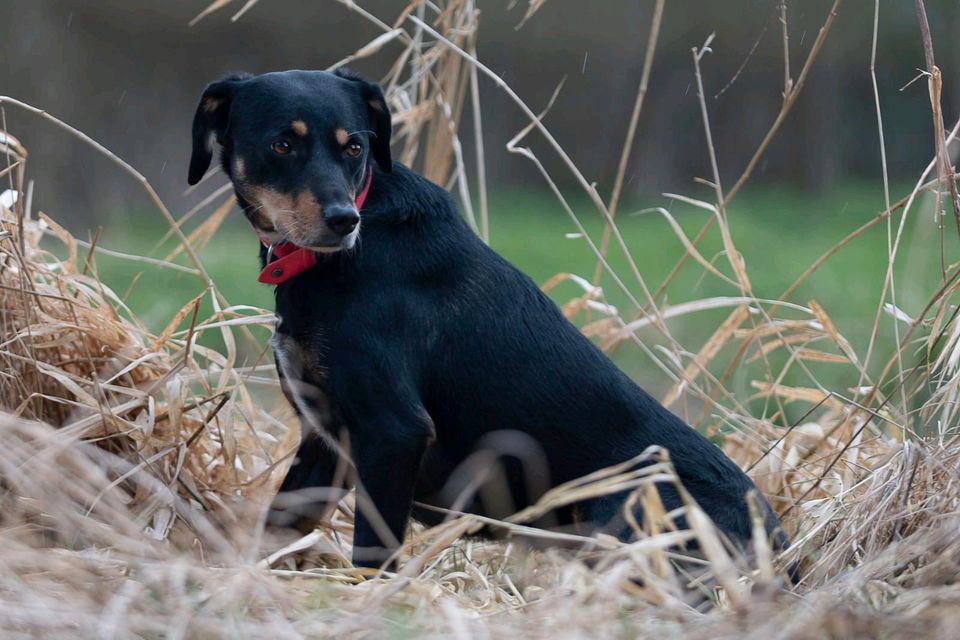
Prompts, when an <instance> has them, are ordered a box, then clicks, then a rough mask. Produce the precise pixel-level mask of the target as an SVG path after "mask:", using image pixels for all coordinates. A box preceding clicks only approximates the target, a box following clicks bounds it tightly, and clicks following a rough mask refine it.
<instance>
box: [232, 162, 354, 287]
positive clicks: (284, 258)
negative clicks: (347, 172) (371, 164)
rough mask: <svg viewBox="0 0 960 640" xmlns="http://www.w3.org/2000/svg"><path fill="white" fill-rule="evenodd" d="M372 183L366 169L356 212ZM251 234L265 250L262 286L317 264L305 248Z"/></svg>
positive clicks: (263, 235)
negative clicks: (265, 263)
mask: <svg viewBox="0 0 960 640" xmlns="http://www.w3.org/2000/svg"><path fill="white" fill-rule="evenodd" d="M372 182H373V169H372V168H368V169H367V179H366V180H365V181H364V184H363V189H361V190H360V193H358V194H357V198H356V200H355V203H356V206H357V211H359V210H360V209H362V208H363V202H364V200H366V199H367V194H368V193H369V192H370V184H371V183H372ZM251 226H253V225H251ZM253 232H254V233H256V234H257V237H258V238H260V242H261V243H262V244H263V246H265V247H266V248H267V265H266V266H265V267H264V268H263V270H261V271H260V276H259V277H258V278H257V280H258V281H260V282H262V283H264V284H280V283H281V282H286V281H287V280H289V279H290V278H292V277H294V276H296V275H299V274H301V273H303V272H304V271H306V270H307V269H309V268H310V267H312V266H313V265H315V264H317V254H316V253H314V252H313V251H311V250H310V249H307V248H306V247H298V246H297V245H295V244H293V243H292V242H279V243H277V244H273V243H271V242H270V238H268V237H267V235H266V234H265V233H264V232H263V231H261V230H260V229H258V228H257V227H255V226H254V227H253Z"/></svg>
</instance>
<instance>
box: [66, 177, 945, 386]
mask: <svg viewBox="0 0 960 640" xmlns="http://www.w3.org/2000/svg"><path fill="white" fill-rule="evenodd" d="M910 189H911V185H908V184H901V185H895V186H894V187H893V188H892V190H893V192H894V193H896V194H907V193H909V192H910ZM491 199H492V202H491V205H490V207H491V210H492V212H493V214H492V216H491V222H490V244H491V246H492V247H493V248H494V249H496V250H497V251H498V252H499V253H500V254H501V255H503V256H504V257H506V258H507V259H508V260H510V261H511V262H512V263H513V264H515V265H516V266H517V267H519V268H520V269H521V270H523V271H524V272H525V273H527V274H528V275H530V277H531V278H533V280H534V281H535V282H537V283H538V284H541V285H543V284H544V283H546V282H547V281H548V280H549V279H550V278H552V277H553V276H554V275H556V274H557V273H560V272H570V273H574V274H577V275H580V276H582V277H585V278H588V279H589V278H590V277H591V275H592V274H593V272H594V268H595V265H596V257H595V256H593V254H592V253H591V251H590V249H589V247H588V246H587V244H586V243H585V242H584V241H583V240H582V239H581V238H579V237H568V236H569V235H571V234H573V235H575V234H576V232H577V230H576V227H575V226H574V224H573V223H572V222H571V221H570V220H569V218H568V217H567V216H566V214H565V212H564V211H563V210H562V209H561V208H560V207H559V206H558V205H557V203H556V202H555V201H554V200H553V199H552V197H551V196H550V195H549V194H546V193H538V192H537V191H534V190H531V191H526V192H515V193H509V192H507V193H495V194H492V196H491ZM632 200H633V201H632V202H627V203H625V205H624V214H623V218H622V219H621V223H620V228H621V231H622V233H623V235H624V237H625V238H626V240H627V243H628V245H629V247H630V249H631V251H632V253H633V255H634V258H635V260H636V263H637V265H638V267H639V269H640V271H641V274H642V275H643V276H644V278H645V279H646V280H647V281H648V282H649V283H651V285H652V286H656V285H658V284H659V283H661V282H662V281H663V279H664V278H665V277H666V276H667V274H668V273H669V272H670V270H671V268H672V267H673V266H674V264H675V262H676V256H678V255H680V254H681V253H682V252H683V245H682V244H681V243H680V241H679V240H678V239H677V237H676V235H675V233H674V232H673V230H672V229H671V228H670V226H669V225H668V224H667V222H666V221H665V220H664V219H663V218H662V217H661V216H660V215H658V214H657V213H655V212H650V211H649V209H651V208H653V207H660V206H662V207H665V208H669V209H670V210H671V211H672V212H673V214H674V215H675V216H676V218H677V222H678V223H679V224H680V226H681V227H682V228H683V230H684V232H685V233H687V235H689V236H691V237H692V236H693V235H695V234H696V231H697V229H698V228H699V226H700V225H701V224H702V223H703V222H704V221H705V219H706V217H705V216H704V215H702V212H699V211H697V210H696V209H695V208H694V207H691V206H689V205H685V204H683V203H677V202H675V201H672V200H671V199H670V198H668V197H666V196H662V195H653V196H649V197H644V198H639V197H635V198H633V199H632ZM922 203H923V200H921V206H923V204H922ZM577 205H578V206H577V207H576V208H577V209H579V210H584V209H586V210H587V211H588V214H587V215H584V216H582V218H583V221H584V224H585V227H586V228H587V230H588V232H590V233H591V234H592V235H599V233H600V232H601V231H602V228H603V223H602V221H601V220H600V219H599V218H598V217H597V216H596V215H589V206H590V205H589V203H588V202H586V201H584V200H581V201H580V202H578V203H577ZM882 210H883V186H882V184H880V183H879V182H876V183H873V184H871V183H868V182H865V181H859V182H858V181H851V182H849V183H847V184H845V185H841V187H840V188H838V189H834V190H831V191H830V192H828V193H822V194H814V195H811V194H809V193H804V192H802V191H800V190H798V189H797V188H796V187H790V186H783V187H775V186H765V187H762V188H758V189H756V190H753V189H748V190H747V191H746V192H745V193H744V194H743V195H742V196H740V198H739V199H738V202H737V203H736V206H734V207H731V211H730V216H731V220H732V221H731V233H732V236H733V240H734V242H735V244H736V245H737V247H738V248H740V249H741V251H742V252H743V254H744V256H745V258H746V261H747V264H748V266H749V267H750V268H751V269H753V268H755V269H756V272H755V275H754V276H753V284H754V291H755V293H756V295H757V296H758V297H760V298H768V299H776V298H777V297H778V296H779V295H780V294H781V293H782V292H783V291H784V290H785V289H786V288H787V287H789V286H790V284H791V283H792V282H793V281H794V280H795V279H796V278H797V277H798V276H799V275H800V273H801V272H802V270H803V268H805V267H806V266H807V265H810V264H812V263H813V262H814V261H815V260H816V259H817V258H819V257H820V256H821V255H822V254H823V253H824V252H825V251H827V250H829V249H830V248H831V247H833V245H834V244H835V243H836V242H838V241H839V240H840V239H842V238H843V237H844V236H845V235H847V234H848V233H850V232H851V231H853V230H854V229H856V228H857V227H858V226H860V225H861V224H863V223H865V222H867V221H869V220H871V219H872V218H874V217H875V216H876V215H877V214H878V213H879V212H880V211H882ZM641 212H642V213H641ZM106 219H107V220H108V222H107V224H106V227H105V228H104V230H103V231H102V232H101V235H100V240H99V244H100V245H101V246H103V247H104V248H107V249H113V250H120V249H121V248H122V251H124V252H126V253H131V254H135V255H138V256H139V255H150V256H152V257H154V258H161V257H163V255H164V254H165V253H166V252H168V251H169V250H170V249H171V247H174V246H175V243H173V242H169V241H168V242H167V243H166V244H165V245H164V246H163V247H161V248H160V249H157V246H156V245H157V240H158V239H160V238H161V237H163V235H164V234H165V232H166V227H165V226H164V224H163V221H162V220H161V219H160V218H159V217H158V216H156V215H155V214H151V213H143V212H139V213H138V212H134V213H126V212H115V213H113V214H111V215H108V216H107V218H106ZM95 232H96V230H94V229H87V230H85V232H83V233H78V234H77V235H78V237H81V238H83V237H90V236H91V235H93V234H94V233H95ZM908 233H909V238H910V243H909V244H908V245H907V246H906V247H904V249H903V250H902V255H903V257H902V260H903V262H904V264H905V265H906V267H905V269H904V270H903V271H902V272H900V273H898V278H899V280H900V281H902V282H904V283H910V284H911V285H914V286H907V287H904V288H903V294H902V295H903V297H902V299H901V300H900V303H899V307H900V308H901V309H903V310H904V311H905V312H906V313H907V314H910V313H911V311H912V310H914V309H916V308H917V307H919V306H920V305H922V304H923V303H924V302H925V301H924V300H923V299H922V297H921V295H919V292H921V291H925V290H927V289H928V288H929V287H930V286H931V285H932V284H934V283H935V282H936V279H937V277H938V275H937V266H938V265H937V260H938V258H937V255H936V254H935V253H932V252H931V251H929V248H928V247H929V246H930V243H935V242H936V234H937V229H936V227H935V226H934V225H932V224H930V222H929V218H927V219H923V218H922V217H921V218H918V219H916V220H913V221H912V222H911V226H910V228H909V229H908ZM771 247H776V250H775V251H770V250H769V249H770V248H771ZM256 251H257V245H256V241H255V240H254V238H253V236H252V234H251V233H250V230H249V228H248V226H247V223H246V222H245V221H244V219H243V218H242V216H241V215H240V214H239V212H237V211H236V210H234V211H233V212H232V213H231V214H230V215H229V217H228V218H227V220H226V221H225V222H224V223H223V226H222V227H221V228H220V230H219V231H217V234H216V235H215V236H214V237H213V238H212V239H211V240H210V241H209V242H208V243H207V244H206V245H205V246H204V248H203V250H202V251H201V252H200V256H201V258H202V259H203V262H204V264H205V266H206V268H207V269H208V271H209V273H210V275H211V276H212V277H213V278H214V279H215V280H216V281H217V283H218V286H219V288H220V290H221V291H222V292H223V293H224V295H225V296H226V298H227V299H228V300H231V301H233V302H236V303H243V304H249V305H254V306H258V307H263V308H271V305H272V302H273V299H272V293H271V291H270V288H269V287H266V286H260V285H256V284H255V280H256V274H257V269H258V262H257V260H256ZM720 251H722V247H721V246H720V243H719V242H718V239H717V238H715V237H712V238H708V239H707V240H706V241H705V242H704V244H703V245H702V253H703V254H704V255H706V256H713V255H716V254H718V253H719V252H720ZM886 252H887V236H886V229H885V227H884V226H883V225H878V226H876V227H875V228H874V229H872V230H870V231H868V232H867V233H865V234H864V235H863V236H861V237H859V238H858V239H857V240H855V241H854V242H853V243H851V244H850V245H849V246H848V247H846V248H844V249H843V250H841V251H840V252H839V253H838V254H837V255H836V257H834V258H832V259H831V261H830V263H829V265H828V267H827V268H824V269H823V271H822V272H819V273H817V274H815V275H814V276H813V277H811V279H810V280H809V281H808V282H807V283H806V284H805V285H804V286H802V287H801V288H800V289H799V290H798V292H797V294H796V298H797V299H798V300H809V299H816V300H817V301H818V302H819V303H820V304H821V305H823V306H824V308H826V309H827V310H829V311H830V313H831V316H832V318H833V320H834V321H835V322H836V324H837V326H838V327H839V328H840V330H841V332H842V333H843V334H844V335H846V336H848V338H849V339H850V340H851V341H852V343H853V344H854V345H857V346H858V348H859V347H862V346H864V345H865V344H866V342H867V341H868V339H869V336H870V324H869V323H865V322H863V320H864V318H869V317H870V316H871V314H872V313H873V311H874V310H875V309H876V307H877V303H878V301H879V299H880V294H881V287H882V284H883V277H884V274H885V272H886V266H887V259H886ZM178 262H179V263H183V262H184V261H183V259H182V256H181V258H180V259H179V260H178ZM611 263H612V265H613V266H614V268H615V269H616V270H617V271H618V272H622V271H625V270H626V263H625V260H624V259H623V256H622V255H612V256H611ZM96 266H97V273H98V276H99V277H100V278H101V279H102V280H103V281H104V282H105V283H106V284H108V285H109V286H110V287H111V288H113V289H114V290H116V291H120V292H125V291H127V290H128V288H130V285H131V283H133V282H134V278H136V277H137V275H138V274H141V273H142V272H143V271H144V268H143V265H142V264H141V263H138V262H135V261H130V260H123V259H119V258H115V257H112V256H110V255H99V256H96ZM854 274H855V277H854ZM150 282H151V284H157V285H159V286H162V290H163V292H164V294H163V295H157V289H156V288H155V287H154V286H134V287H132V288H130V294H129V296H128V298H127V302H128V304H129V305H130V306H131V308H133V309H136V310H137V314H138V317H139V318H140V320H141V321H143V322H144V323H145V324H146V325H147V326H148V327H150V328H152V329H154V330H159V329H160V328H162V325H163V324H164V323H165V322H166V321H167V320H168V319H169V318H170V317H171V315H172V314H173V313H174V312H175V311H176V310H177V309H179V308H180V307H181V306H183V304H184V303H185V302H186V301H187V300H189V299H191V298H193V297H194V296H196V295H197V294H198V293H199V292H200V289H199V288H198V285H197V283H196V281H195V280H194V279H192V278H190V277H189V276H188V275H185V274H182V273H177V272H171V271H159V272H158V271H155V270H154V271H151V273H150ZM568 287H569V288H565V287H560V288H558V289H556V290H554V291H552V294H553V297H554V298H555V300H556V301H557V302H558V303H563V302H565V301H566V299H567V298H569V297H570V296H571V295H572V294H573V293H574V292H575V289H574V288H573V286H571V285H568ZM605 291H606V292H608V300H609V301H610V303H611V304H614V305H616V306H618V307H623V306H624V305H625V304H627V302H626V299H625V298H624V296H623V294H622V293H621V292H619V291H618V290H617V289H616V288H613V287H607V288H606V289H605ZM669 293H670V295H669V302H670V303H671V304H677V303H680V302H686V301H690V300H696V299H699V298H706V297H713V296H721V295H728V294H729V293H730V291H729V288H728V287H724V286H723V285H722V284H721V283H718V282H717V281H716V280H714V279H710V278H704V277H703V273H702V269H700V268H699V267H696V266H688V267H687V268H685V269H684V270H683V271H681V272H680V274H679V276H678V277H677V279H676V281H675V284H674V285H673V286H672V287H671V288H670V292H669ZM721 320H722V311H721V312H719V313H718V312H716V311H705V312H703V313H702V314H700V315H698V316H694V317H692V318H681V319H679V320H678V321H676V322H675V323H672V325H671V328H672V331H673V333H674V335H676V336H677V338H678V340H679V342H681V343H682V344H687V343H688V342H691V341H694V340H696V339H703V337H704V336H703V335H702V334H703V333H704V328H711V327H712V326H714V325H715V324H716V323H717V322H719V321H721ZM211 338H212V339H213V341H214V342H213V343H212V344H218V343H217V342H216V340H217V337H216V336H211ZM650 338H652V339H656V335H655V334H653V335H651V336H650ZM613 355H614V357H615V359H616V360H617V362H618V363H619V364H620V366H622V367H623V368H625V369H626V370H627V371H628V372H629V373H631V374H632V375H633V377H634V378H636V379H638V380H644V377H645V375H644V374H646V375H647V376H650V375H652V376H654V377H653V379H651V380H650V382H649V384H654V385H655V384H657V379H656V376H657V374H656V372H653V371H651V370H650V368H649V367H647V366H645V365H644V362H643V358H642V357H641V355H640V354H639V353H638V352H637V350H636V349H634V348H631V347H630V346H628V345H627V346H625V347H624V348H623V349H621V350H618V351H616V352H615V353H614V354H613ZM828 375H829V374H828ZM835 381H836V382H837V383H842V382H843V381H842V378H841V377H840V376H837V378H836V379H835ZM830 382H834V380H830Z"/></svg>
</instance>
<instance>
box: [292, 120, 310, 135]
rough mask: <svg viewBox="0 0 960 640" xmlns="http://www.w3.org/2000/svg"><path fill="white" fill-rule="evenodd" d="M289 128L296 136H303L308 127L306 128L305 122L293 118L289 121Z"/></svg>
mask: <svg viewBox="0 0 960 640" xmlns="http://www.w3.org/2000/svg"><path fill="white" fill-rule="evenodd" d="M290 130H291V131H293V132H294V133H295V134H297V135H298V136H301V137H303V136H305V135H307V132H308V131H309V129H308V128H307V123H306V122H304V121H303V120H294V121H293V122H291V123H290Z"/></svg>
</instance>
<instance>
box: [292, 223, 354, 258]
mask: <svg viewBox="0 0 960 640" xmlns="http://www.w3.org/2000/svg"><path fill="white" fill-rule="evenodd" d="M359 236H360V227H359V226H357V228H356V229H354V230H353V231H351V232H350V233H348V234H347V235H345V236H343V237H342V238H341V237H336V238H335V239H332V240H331V241H329V242H321V243H319V244H301V243H299V242H296V241H292V240H291V242H293V244H295V245H297V246H300V247H303V248H305V249H309V250H310V251H315V252H316V253H328V254H329V253H338V252H340V251H349V250H350V249H353V248H354V247H355V246H356V244H357V239H358V237H359Z"/></svg>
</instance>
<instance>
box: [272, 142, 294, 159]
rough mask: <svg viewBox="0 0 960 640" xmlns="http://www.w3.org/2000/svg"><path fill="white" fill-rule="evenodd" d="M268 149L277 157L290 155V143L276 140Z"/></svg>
mask: <svg viewBox="0 0 960 640" xmlns="http://www.w3.org/2000/svg"><path fill="white" fill-rule="evenodd" d="M270 148H271V149H272V150H273V152H274V153H275V154H277V155H278V156H285V155H287V154H288V153H290V143H289V142H287V141H286V140H277V141H276V142H274V143H273V144H271V145H270Z"/></svg>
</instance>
